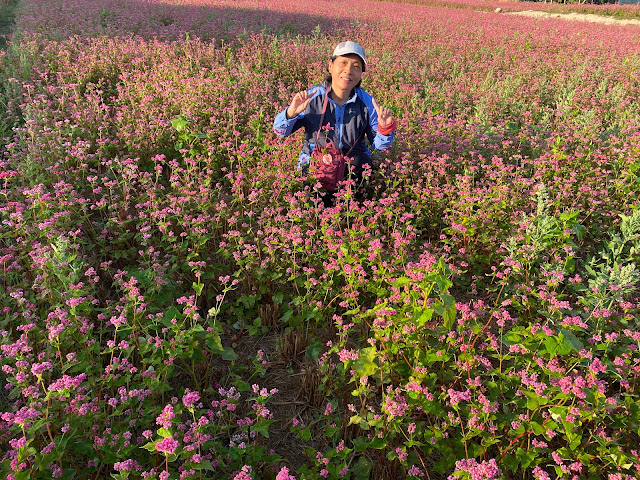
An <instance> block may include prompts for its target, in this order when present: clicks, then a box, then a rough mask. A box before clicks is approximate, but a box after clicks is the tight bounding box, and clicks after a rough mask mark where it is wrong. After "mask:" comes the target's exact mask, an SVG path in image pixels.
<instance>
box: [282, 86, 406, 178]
mask: <svg viewBox="0 0 640 480" xmlns="http://www.w3.org/2000/svg"><path fill="white" fill-rule="evenodd" d="M327 88H328V84H327V83H326V82H325V83H321V84H319V85H315V86H313V87H311V88H310V89H309V90H308V92H309V93H311V92H313V91H314V90H316V93H315V94H314V95H313V97H311V100H310V101H309V104H308V105H307V108H306V109H305V110H304V111H303V112H302V113H300V114H299V115H298V116H296V117H294V118H291V119H288V118H287V113H286V112H287V109H286V108H285V109H284V110H283V111H282V112H280V113H279V114H278V115H277V116H276V118H275V120H274V122H273V130H274V131H275V132H276V133H277V134H278V135H280V136H282V137H287V136H289V135H291V134H292V133H293V132H295V131H297V130H299V129H301V128H304V131H305V135H304V140H303V144H302V152H301V153H300V158H299V161H298V168H301V169H306V167H307V166H308V164H309V159H310V158H311V152H312V151H313V148H314V147H315V142H316V135H317V134H318V129H319V128H320V116H321V115H322V103H323V101H324V96H325V93H326V91H327ZM322 123H323V127H324V126H326V125H327V124H329V125H330V127H329V130H325V129H323V131H322V132H321V133H320V140H319V142H320V143H324V141H323V139H324V137H325V135H328V136H329V138H330V139H331V140H332V141H333V144H334V145H335V146H336V147H337V148H338V149H340V151H342V153H343V154H346V153H347V152H348V151H349V149H350V148H351V146H352V145H353V143H354V142H356V141H357V140H358V138H359V139H360V140H359V141H358V144H357V145H355V146H354V147H353V149H352V150H351V153H349V157H352V158H353V159H354V163H355V164H356V165H359V166H362V164H365V163H370V162H371V152H370V150H369V145H368V144H367V140H368V141H369V143H370V144H371V145H372V146H373V148H374V149H376V150H386V149H387V148H389V147H390V146H391V144H392V143H393V137H394V133H391V134H390V135H382V134H380V133H379V132H378V113H377V112H376V109H375V108H374V107H373V100H372V98H371V95H369V94H368V93H367V92H365V91H364V90H362V89H361V88H354V89H353V91H352V92H351V97H350V98H349V100H347V101H346V102H345V103H344V105H342V106H339V105H338V104H337V103H335V102H334V101H333V100H331V98H329V99H328V104H327V110H326V112H325V114H324V119H323V120H322Z"/></svg>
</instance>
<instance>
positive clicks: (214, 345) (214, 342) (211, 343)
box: [207, 333, 224, 354]
mask: <svg viewBox="0 0 640 480" xmlns="http://www.w3.org/2000/svg"><path fill="white" fill-rule="evenodd" d="M207 347H209V350H210V351H211V353H217V354H221V353H223V352H224V348H222V341H221V340H220V335H218V334H217V333H215V334H214V333H212V334H211V336H210V337H209V338H207Z"/></svg>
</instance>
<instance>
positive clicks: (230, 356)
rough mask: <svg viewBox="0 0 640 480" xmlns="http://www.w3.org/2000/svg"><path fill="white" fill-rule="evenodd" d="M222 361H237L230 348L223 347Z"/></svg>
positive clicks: (234, 353)
mask: <svg viewBox="0 0 640 480" xmlns="http://www.w3.org/2000/svg"><path fill="white" fill-rule="evenodd" d="M222 359H223V360H227V361H234V360H237V359H238V355H237V354H236V352H234V351H233V348H231V347H224V350H223V352H222Z"/></svg>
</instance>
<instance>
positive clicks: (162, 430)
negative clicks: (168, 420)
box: [158, 427, 173, 438]
mask: <svg viewBox="0 0 640 480" xmlns="http://www.w3.org/2000/svg"><path fill="white" fill-rule="evenodd" d="M158 435H160V436H161V437H162V438H169V437H172V436H173V435H172V434H171V432H170V431H169V430H167V429H166V428H164V427H161V428H159V429H158Z"/></svg>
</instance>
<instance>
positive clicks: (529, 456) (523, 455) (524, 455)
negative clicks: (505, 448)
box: [516, 447, 536, 470]
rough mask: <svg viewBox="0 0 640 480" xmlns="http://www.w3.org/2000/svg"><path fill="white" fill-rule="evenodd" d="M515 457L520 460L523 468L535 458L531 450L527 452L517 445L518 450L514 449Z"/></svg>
mask: <svg viewBox="0 0 640 480" xmlns="http://www.w3.org/2000/svg"><path fill="white" fill-rule="evenodd" d="M516 457H518V460H520V463H521V464H522V469H523V470H525V469H526V468H527V467H528V466H529V465H531V462H533V461H534V460H535V458H536V455H535V454H534V453H533V452H529V451H526V450H523V449H522V448H521V447H518V450H516Z"/></svg>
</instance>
